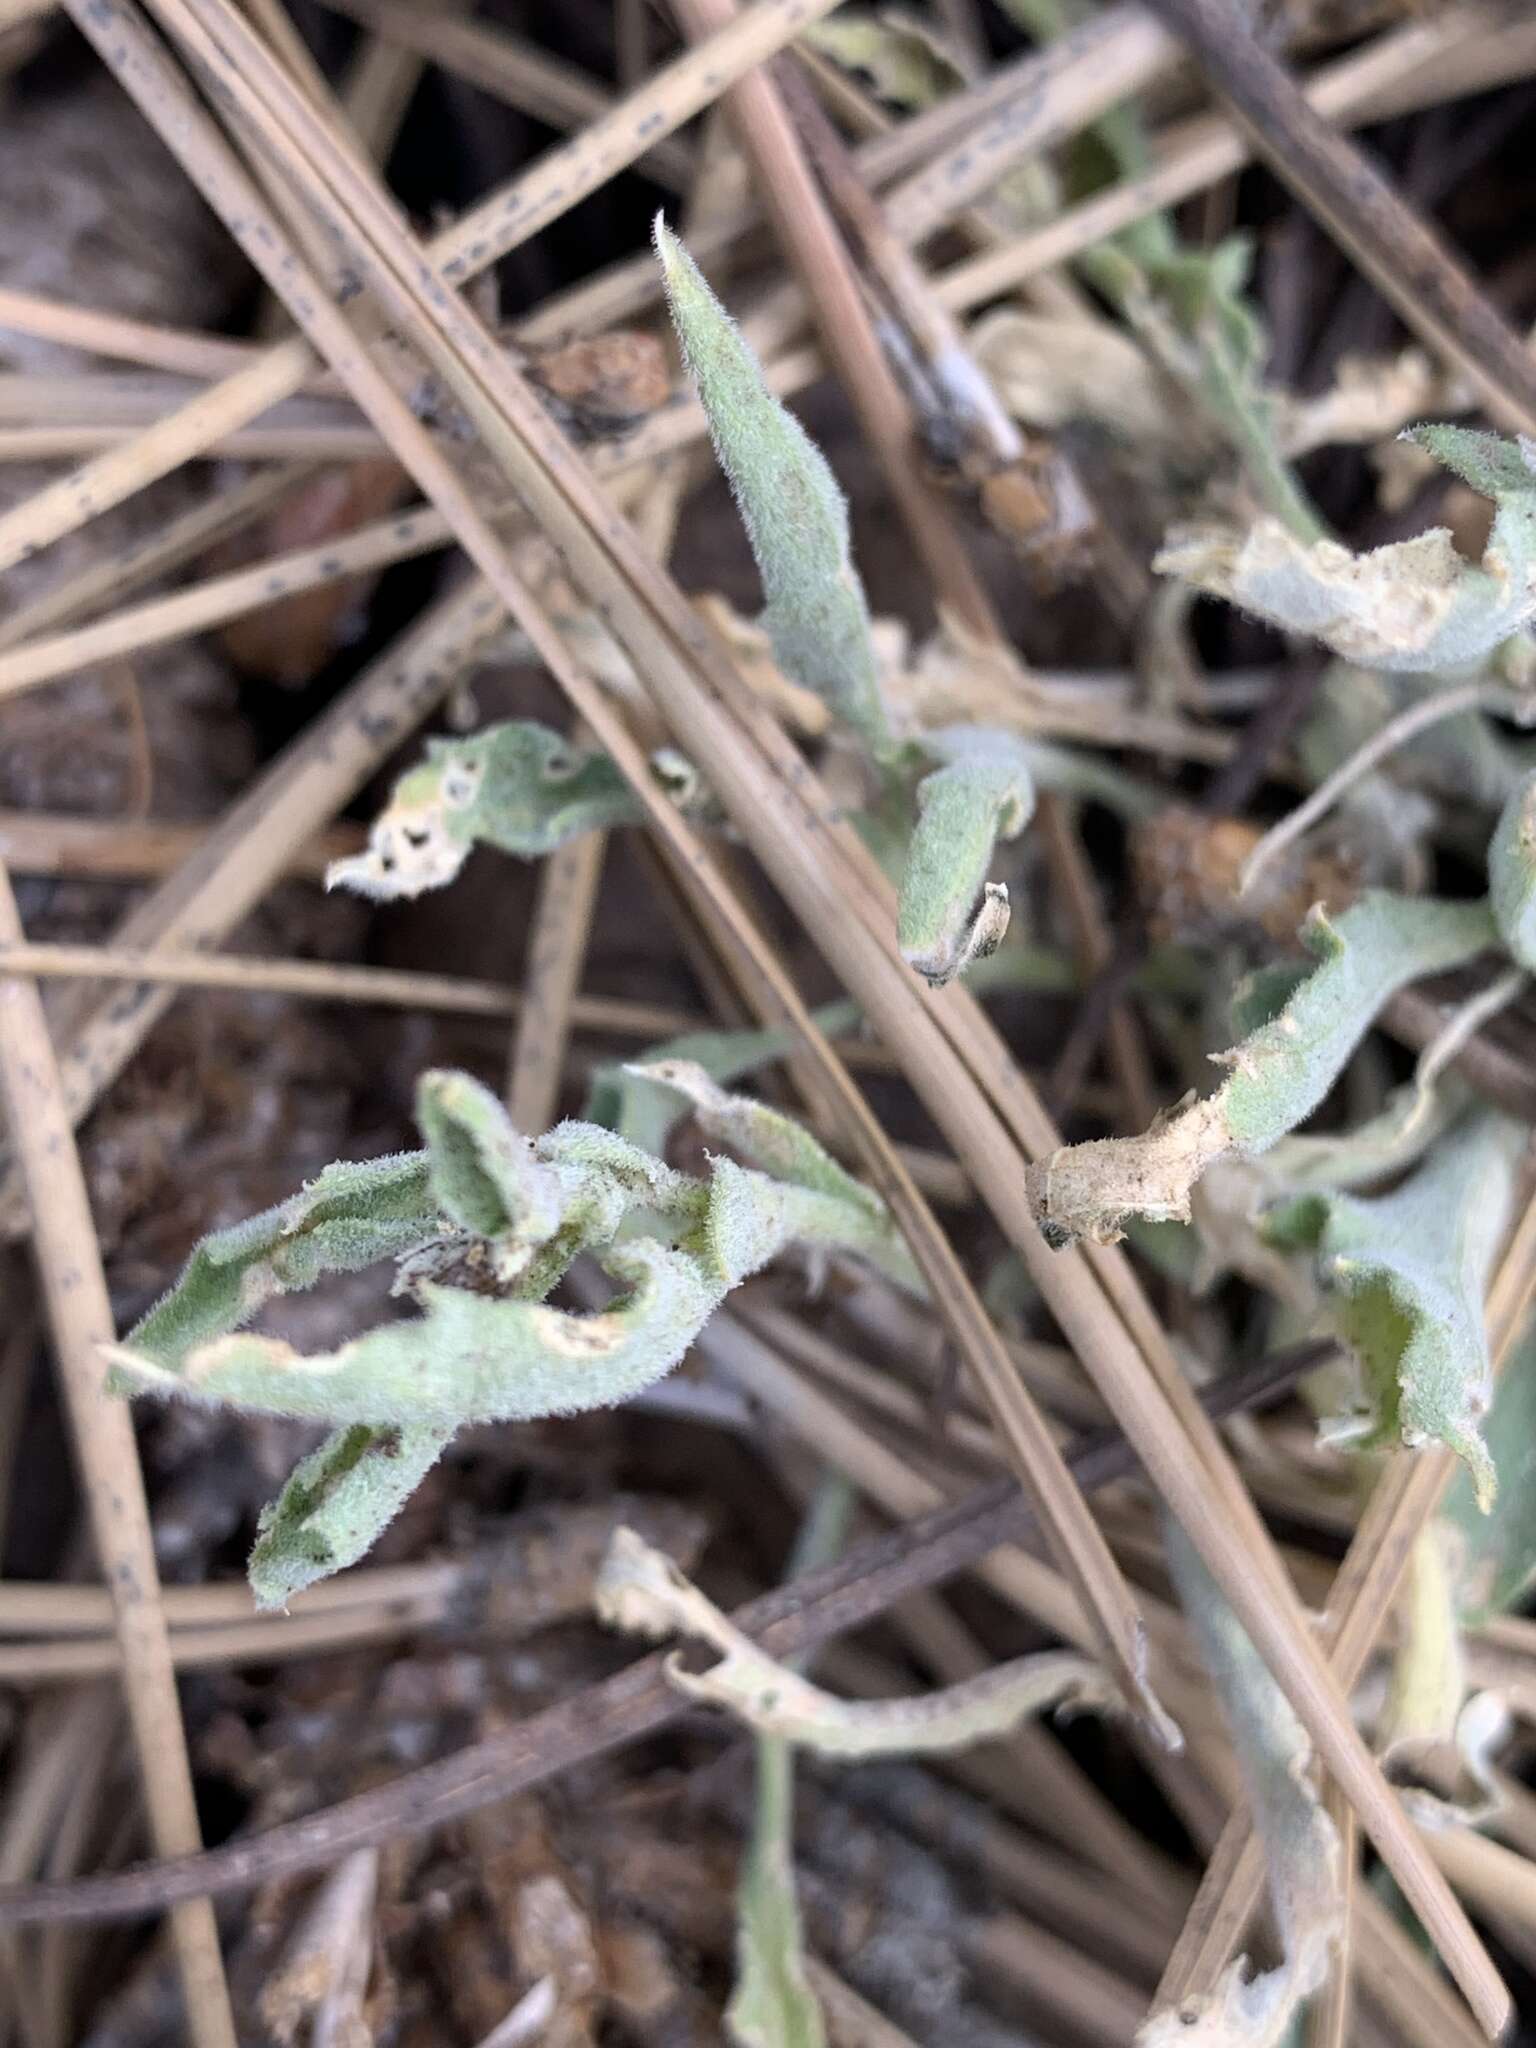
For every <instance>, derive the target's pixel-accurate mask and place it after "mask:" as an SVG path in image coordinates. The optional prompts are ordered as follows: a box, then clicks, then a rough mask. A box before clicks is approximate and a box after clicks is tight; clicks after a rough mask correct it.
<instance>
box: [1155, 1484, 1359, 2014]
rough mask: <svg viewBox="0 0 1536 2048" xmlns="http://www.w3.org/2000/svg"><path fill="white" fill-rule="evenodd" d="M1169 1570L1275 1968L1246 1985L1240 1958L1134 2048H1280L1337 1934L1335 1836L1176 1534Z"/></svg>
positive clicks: (1220, 1608)
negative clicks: (1256, 1862)
mask: <svg viewBox="0 0 1536 2048" xmlns="http://www.w3.org/2000/svg"><path fill="white" fill-rule="evenodd" d="M1164 1529H1165V1543H1166V1550H1167V1557H1168V1565H1169V1570H1170V1571H1171V1573H1172V1576H1173V1581H1174V1584H1175V1586H1176V1587H1177V1589H1178V1594H1179V1600H1180V1603H1181V1604H1182V1606H1183V1608H1184V1612H1185V1614H1186V1615H1187V1616H1188V1617H1189V1622H1190V1626H1191V1628H1192V1630H1193V1632H1194V1637H1195V1642H1196V1645H1197V1647H1198V1649H1199V1652H1200V1660H1201V1662H1202V1663H1203V1664H1204V1666H1205V1668H1206V1671H1207V1672H1208V1673H1209V1675H1210V1678H1211V1680H1212V1683H1213V1685H1214V1686H1215V1689H1216V1693H1217V1696H1218V1698H1219V1699H1220V1701H1221V1705H1222V1710H1223V1712H1224V1714H1225V1716H1226V1720H1227V1724H1228V1727H1229V1728H1230V1730H1231V1734H1232V1746H1233V1748H1234V1749H1235V1750H1236V1752H1237V1762H1238V1768H1239V1769H1240V1771H1241V1772H1242V1778H1243V1785H1244V1788H1245V1790H1246V1791H1247V1794H1248V1801H1249V1805H1250V1806H1251V1808H1252V1811H1253V1819H1254V1826H1255V1827H1256V1829H1257V1831H1258V1835H1259V1840H1260V1842H1261V1843H1262V1844H1263V1848H1264V1859H1265V1863H1266V1865H1267V1867H1268V1879H1269V1894H1270V1899H1271V1902H1272V1904H1273V1907H1274V1915H1275V1924H1276V1928H1277V1931H1278V1933H1279V1935H1280V1944H1281V1956H1282V1959H1281V1961H1280V1962H1279V1964H1277V1965H1276V1967H1275V1968H1274V1969H1272V1970H1266V1971H1264V1972H1263V1973H1262V1974H1261V1975H1259V1976H1257V1977H1253V1978H1251V1979H1250V1978H1249V1977H1248V1975H1247V1968H1248V1960H1247V1957H1246V1956H1239V1957H1238V1959H1237V1960H1236V1962H1234V1963H1233V1964H1232V1965H1231V1966H1230V1967H1229V1968H1228V1969H1226V1970H1224V1971H1223V1972H1222V1974H1221V1976H1220V1978H1219V1979H1218V1980H1217V1983H1216V1986H1215V1989H1214V1990H1213V1991H1211V1992H1210V1993H1208V1994H1206V1995H1204V1996H1201V1997H1197V1998H1193V1999H1189V2000H1186V2001H1185V2003H1184V2004H1182V2005H1179V2006H1171V2007H1167V2008H1165V2009H1164V2010H1162V2011H1160V2012H1154V2013H1153V2014H1152V2015H1151V2017H1150V2018H1149V2019H1148V2020H1147V2021H1146V2022H1145V2024H1144V2025H1143V2026H1142V2027H1141V2028H1140V2029H1139V2031H1138V2032H1137V2035H1136V2048H1174V2044H1175V2043H1178V2044H1180V2048H1280V2044H1281V2043H1282V2042H1284V2041H1286V2040H1287V2039H1288V2037H1289V2032H1290V2028H1291V2024H1292V2022H1293V2020H1294V2019H1295V2016H1296V2014H1297V2012H1298V2011H1299V2009H1300V2007H1301V2004H1302V2001H1303V2000H1304V1999H1306V1998H1310V1997H1311V1995H1312V1993H1313V1992H1314V1991H1317V1990H1318V1989H1319V1988H1320V1987H1321V1986H1322V1984H1323V1983H1324V1981H1325V1980H1326V1978H1327V1975H1328V1969H1329V1965H1330V1963H1331V1961H1332V1958H1333V1952H1334V1948H1335V1946H1336V1944H1337V1942H1338V1939H1339V1935H1340V1933H1341V1931H1342V1928H1343V1920H1344V1899H1343V1886H1342V1860H1343V1859H1342V1856H1341V1854H1340V1848H1339V1837H1338V1831H1337V1829H1336V1828H1335V1827H1334V1825H1333V1822H1332V1821H1331V1820H1330V1819H1329V1818H1328V1815H1327V1814H1326V1813H1325V1812H1324V1811H1323V1808H1322V1806H1321V1804H1320V1803H1319V1801H1318V1797H1317V1793H1316V1791H1315V1789H1314V1787H1313V1786H1312V1784H1311V1782H1310V1771H1311V1764H1312V1750H1311V1745H1310V1743H1309V1742H1308V1740H1307V1735H1306V1731H1305V1730H1304V1729H1303V1727H1302V1725H1301V1723H1300V1722H1299V1721H1298V1720H1297V1718H1296V1715H1295V1713H1294V1712H1293V1711H1292V1708H1291V1706H1290V1703H1289V1702H1288V1701H1287V1699H1286V1697H1285V1695H1284V1694H1283V1693H1282V1692H1281V1690H1280V1688H1279V1687H1278V1686H1277V1685H1276V1683H1275V1681H1274V1679H1273V1677H1272V1676H1271V1675H1270V1672H1269V1668H1268V1666H1267V1665H1266V1664H1265V1662H1264V1660H1263V1658H1262V1657H1261V1656H1260V1655H1259V1653H1258V1651H1257V1650H1255V1648H1254V1646H1253V1644H1252V1642H1251V1641H1250V1639H1249V1637H1248V1636H1247V1634H1246V1633H1245V1632H1244V1630H1243V1628H1242V1626H1241V1624H1240V1623H1239V1621H1238V1619H1237V1616H1236V1615H1235V1614H1234V1613H1233V1612H1232V1610H1231V1608H1230V1607H1229V1606H1228V1605H1227V1603H1226V1601H1225V1600H1224V1599H1223V1597H1222V1595H1221V1592H1220V1590H1219V1588H1218V1587H1217V1585H1216V1583H1215V1581H1214V1580H1213V1579H1212V1578H1211V1576H1210V1574H1209V1573H1208V1572H1207V1570H1206V1568H1205V1566H1204V1564H1203V1563H1202V1562H1201V1560H1200V1558H1199V1557H1198V1555H1197V1554H1196V1552H1195V1549H1194V1546H1193V1545H1192V1544H1191V1543H1190V1541H1189V1539H1188V1538H1187V1537H1186V1536H1185V1534H1184V1532H1183V1530H1182V1529H1180V1528H1179V1527H1178V1526H1177V1525H1176V1524H1174V1523H1173V1522H1171V1521H1167V1522H1165V1524H1164Z"/></svg>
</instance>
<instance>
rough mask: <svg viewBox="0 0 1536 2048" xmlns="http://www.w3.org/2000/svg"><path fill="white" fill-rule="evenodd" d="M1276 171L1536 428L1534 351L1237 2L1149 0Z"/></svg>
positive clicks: (1500, 415)
mask: <svg viewBox="0 0 1536 2048" xmlns="http://www.w3.org/2000/svg"><path fill="white" fill-rule="evenodd" d="M1148 6H1149V8H1150V11H1151V12H1152V13H1153V14H1155V15H1156V16H1157V17H1158V19H1159V20H1160V21H1162V22H1164V23H1166V25H1167V26H1168V27H1169V28H1170V29H1171V30H1172V31H1173V33H1174V34H1175V35H1177V36H1178V37H1180V38H1181V40H1182V41H1184V42H1185V43H1187V44H1188V46H1189V48H1190V50H1191V51H1192V52H1193V54H1194V56H1195V57H1196V58H1197V59H1198V61H1199V64H1200V67H1201V69H1202V70H1203V71H1204V72H1205V73H1206V75H1207V77H1208V78H1209V79H1210V82H1211V84H1212V85H1213V86H1214V87H1215V89H1216V91H1217V92H1218V93H1219V94H1220V95H1221V97H1222V98H1223V99H1224V100H1225V101H1226V102H1227V104H1228V106H1229V108H1230V109H1231V111H1232V114H1233V116H1234V117H1235V119H1236V120H1237V121H1238V122H1239V124H1240V125H1241V126H1242V127H1243V128H1244V129H1245V130H1246V131H1247V133H1248V134H1249V136H1250V137H1251V138H1252V140H1253V145H1254V148H1255V149H1256V150H1257V151H1258V153H1259V155H1260V156H1262V157H1263V158H1264V160H1265V161H1266V163H1268V164H1269V166H1270V168H1271V169H1272V170H1273V171H1274V173H1275V175H1276V177H1277V178H1279V179H1280V180H1281V182H1282V183H1283V184H1285V185H1288V186H1289V187H1290V189H1291V190H1292V191H1293V192H1294V193H1295V194H1296V197H1297V198H1298V199H1299V200H1300V201H1301V203H1302V205H1303V206H1305V207H1306V208H1307V210H1308V212H1309V213H1311V214H1313V215H1314V216H1315V217H1316V219H1317V221H1318V224H1319V225H1320V226H1321V227H1322V228H1324V229H1325V230H1326V231H1327V233H1328V234H1330V235H1331V236H1332V237H1333V239H1334V240H1335V241H1336V242H1337V243H1338V245H1339V247H1340V248H1341V249H1343V250H1344V252H1345V253H1346V255H1348V256H1349V257H1350V258H1351V259H1352V261H1353V262H1355V263H1356V264H1358V265H1359V267H1360V269H1361V270H1362V271H1363V272H1364V273H1365V275H1366V276H1367V277H1368V278H1369V279H1370V280H1371V282H1372V283H1373V284H1374V285H1375V287H1376V289H1377V290H1378V291H1379V292H1380V293H1381V295H1382V297H1383V298H1384V299H1386V300H1387V302H1388V304H1390V305H1391V306H1393V307H1395V308H1396V310H1397V312H1398V313H1399V315H1400V316H1401V318H1402V319H1403V321H1404V323H1405V324H1406V325H1407V326H1408V327H1409V328H1411V329H1412V331H1413V332H1414V333H1415V334H1417V335H1418V336H1419V338H1420V339H1421V340H1422V341H1423V342H1425V343H1426V344H1427V346H1428V347H1430V348H1431V349H1433V350H1434V351H1435V353H1436V354H1437V355H1440V356H1442V357H1444V358H1445V359H1446V360H1447V361H1448V362H1451V363H1453V364H1455V365H1456V367H1457V368H1458V369H1460V370H1461V371H1462V372H1463V373H1464V374H1465V375H1466V376H1467V377H1468V378H1470V379H1471V381H1472V383H1473V384H1474V385H1475V386H1476V387H1477V391H1478V394H1479V396H1480V397H1481V399H1482V402H1483V404H1484V405H1485V406H1486V407H1487V410H1488V413H1489V415H1490V417H1491V418H1493V419H1494V420H1496V421H1498V422H1499V424H1500V425H1502V426H1505V427H1510V428H1518V429H1520V430H1521V431H1523V432H1525V433H1536V359H1533V358H1532V356H1531V354H1530V352H1529V350H1528V349H1527V348H1526V346H1525V344H1524V342H1523V341H1522V340H1521V339H1520V336H1519V335H1518V334H1517V333H1516V332H1515V330H1514V329H1513V328H1512V327H1511V326H1510V325H1509V324H1508V322H1507V321H1506V320H1505V319H1504V318H1503V316H1502V315H1501V314H1500V313H1499V311H1498V309H1497V308H1496V307H1495V306H1494V305H1493V303H1492V302H1491V300H1490V299H1489V298H1488V297H1487V295H1486V293H1484V292H1483V291H1482V290H1481V289H1480V288H1479V286H1478V284H1477V280H1476V279H1475V278H1474V277H1473V276H1472V275H1471V273H1470V272H1469V271H1468V270H1467V269H1466V268H1465V267H1464V266H1463V265H1462V263H1461V261H1460V259H1459V257H1457V256H1456V255H1455V253H1454V252H1453V251H1452V250H1451V248H1450V247H1449V246H1448V244H1447V243H1446V242H1445V241H1444V240H1443V239H1442V238H1441V236H1440V235H1439V234H1438V233H1437V231H1436V230H1435V229H1434V228H1433V227H1431V226H1430V224H1429V223H1428V221H1426V220H1425V219H1424V218H1423V216H1422V215H1421V214H1420V213H1419V212H1418V211H1417V210H1416V209H1415V208H1414V207H1413V206H1411V205H1410V204H1409V202H1408V201H1407V200H1406V199H1405V198H1404V197H1403V195H1402V193H1401V192H1399V191H1398V189H1397V187H1396V186H1395V185H1394V184H1393V183H1392V181H1391V179H1390V178H1388V177H1387V176H1386V175H1385V174H1384V173H1383V172H1382V171H1381V170H1380V169H1379V168H1378V167H1377V165H1376V163H1375V162H1374V160H1373V159H1372V158H1371V157H1370V156H1368V155H1367V154H1366V152H1365V151H1364V150H1362V149H1361V148H1360V147H1359V146H1358V144H1356V143H1354V142H1351V141H1350V140H1349V139H1348V138H1347V137H1346V136H1344V135H1341V134H1340V133H1339V132H1338V130H1337V129H1335V128H1334V127H1333V126H1332V125H1331V123H1329V122H1328V121H1326V120H1324V119H1323V117H1322V116H1321V115H1320V114H1318V113H1317V112H1315V111H1314V109H1313V108H1312V107H1311V106H1310V105H1309V104H1308V102H1307V99H1306V96H1305V94H1304V93H1303V92H1302V91H1301V89H1300V87H1299V86H1298V85H1297V84H1296V81H1295V80H1294V79H1293V78H1292V77H1291V75H1290V73H1289V72H1288V71H1287V70H1286V69H1285V67H1284V65H1282V64H1279V63H1277V62H1276V61H1275V59H1274V58H1273V57H1271V56H1270V55H1269V53H1268V51H1267V50H1264V49H1262V48H1261V47H1260V46H1259V44H1258V43H1257V42H1256V41H1255V39H1254V37H1253V35H1252V33H1251V31H1250V30H1249V28H1248V27H1247V24H1246V19H1245V15H1246V10H1245V9H1243V8H1241V7H1237V6H1234V5H1233V0H1148Z"/></svg>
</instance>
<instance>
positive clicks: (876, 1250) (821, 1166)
mask: <svg viewBox="0 0 1536 2048" xmlns="http://www.w3.org/2000/svg"><path fill="white" fill-rule="evenodd" d="M629 1071H630V1072H631V1073H633V1074H636V1075H639V1076H642V1077H643V1078H645V1079H646V1080H649V1081H652V1082H654V1083H658V1084H660V1085H661V1086H663V1087H666V1088H670V1089H673V1090H675V1092H676V1093H678V1094H679V1095H681V1096H683V1097H684V1098H685V1099H686V1100H687V1101H688V1102H689V1103H690V1104H691V1105H692V1108H693V1113H694V1117H695V1120H696V1121H697V1123H698V1125H699V1128H700V1129H701V1130H702V1131H703V1132H704V1133H705V1135H706V1136H708V1137H713V1138H719V1139H720V1140H721V1141H722V1142H723V1143H725V1144H727V1145H732V1146H734V1147H735V1148H736V1150H737V1151H738V1152H741V1153H743V1154H745V1156H746V1157H747V1158H748V1159H749V1160H751V1161H752V1163H753V1164H754V1165H755V1166H759V1167H761V1168H762V1169H763V1172H764V1173H766V1174H768V1175H769V1176H771V1183H770V1184H769V1185H764V1183H763V1181H762V1179H761V1177H760V1176H759V1175H757V1174H751V1175H748V1176H747V1177H746V1180H745V1182H743V1183H741V1184H740V1186H741V1194H740V1199H739V1208H740V1216H741V1220H740V1221H739V1222H737V1221H736V1220H735V1216H734V1215H733V1216H732V1218H731V1228H732V1229H733V1230H735V1231H738V1232H740V1233H741V1237H742V1242H743V1243H745V1242H746V1241H747V1240H748V1237H749V1235H750V1234H755V1233H762V1234H764V1241H765V1242H766V1241H767V1240H768V1239H770V1238H773V1239H776V1240H777V1244H778V1245H782V1244H786V1243H789V1242H791V1241H793V1240H799V1241H801V1242H804V1243H808V1244H824V1245H829V1246H830V1245H837V1246H840V1247H842V1248H844V1249H846V1250H849V1251H857V1252H860V1253H862V1254H863V1256H864V1257H865V1258H867V1259H869V1260H870V1261H871V1263H872V1264H874V1265H877V1266H879V1267H880V1268H881V1270H882V1271H883V1272H885V1273H886V1274H887V1275H888V1276H889V1277H890V1278H892V1279H894V1280H896V1281H898V1282H899V1283H900V1284H901V1285H902V1286H904V1287H907V1288H909V1289H910V1290H911V1291H912V1292H913V1293H915V1294H921V1293H922V1292H923V1291H924V1289H923V1283H922V1280H921V1278H920V1276H919V1274H918V1272H917V1268H916V1266H915V1265H914V1263H913V1261H912V1258H911V1256H910V1254H909V1253H908V1252H907V1250H906V1247H905V1245H904V1244H903V1242H902V1239H901V1235H900V1233H899V1232H898V1230H897V1229H896V1225H895V1223H894V1221H893V1219H892V1216H891V1212H890V1210H889V1209H888V1208H887V1207H886V1205H885V1203H884V1201H883V1200H882V1199H881V1198H880V1196H879V1195H877V1194H876V1193H875V1191H874V1190H873V1188H867V1187H866V1186H865V1185H864V1183H863V1182H862V1181H860V1180H856V1179H855V1178H854V1176H853V1175H852V1174H851V1173H849V1172H848V1171H847V1170H846V1169H845V1168H844V1167H841V1166H839V1165H838V1163H837V1161H836V1160H835V1159H834V1158H833V1157H832V1155H831V1154H830V1153H829V1152H827V1151H826V1150H824V1149H823V1147H822V1146H821V1145H819V1144H818V1143H817V1141H816V1140H815V1139H814V1138H813V1137H812V1136H811V1134H810V1132H809V1131H807V1130H805V1129H804V1128H803V1126H801V1125H800V1124H797V1123H796V1122H795V1120H794V1119H793V1117H787V1116H784V1115H782V1114H781V1113H780V1112H779V1111H778V1110H776V1109H772V1108H770V1107H769V1105H768V1104H767V1103H765V1102H759V1101H757V1100H756V1099H755V1098H754V1097H752V1096H750V1095H731V1094H728V1093H727V1091H726V1090H725V1089H723V1088H721V1087H720V1086H719V1085H718V1083H717V1082H715V1081H714V1080H712V1079H711V1078H710V1076H709V1075H708V1074H707V1073H706V1072H705V1071H704V1069H703V1067H701V1066H699V1065H697V1064H696V1063H695V1062H692V1061H689V1060H675V1059H674V1060H649V1061H646V1062H644V1063H643V1064H641V1065H638V1066H635V1067H632V1068H631V1069H630V1070H629ZM730 1164H731V1162H730V1161H729V1160H721V1159H717V1160H716V1161H715V1162H714V1181H713V1188H712V1193H711V1205H710V1206H711V1219H712V1222H711V1228H712V1229H714V1230H716V1231H718V1230H720V1229H721V1228H723V1227H725V1223H726V1216H727V1205H733V1204H734V1199H735V1198H734V1190H735V1189H736V1187H737V1185H738V1183H737V1182H736V1181H735V1179H734V1177H733V1176H732V1175H730V1174H727V1173H726V1172H725V1169H727V1168H728V1167H729V1166H730ZM772 1184H777V1188H776V1191H775V1187H774V1186H773V1185H772ZM748 1216H750V1218H751V1221H750V1224H749V1223H748V1221H747V1218H748ZM740 1256H741V1253H740V1251H739V1250H738V1251H734V1252H732V1253H731V1254H730V1255H729V1258H730V1259H732V1260H734V1259H735V1258H738V1257H740ZM771 1256H772V1254H771V1253H766V1254H765V1255H764V1257H763V1258H762V1259H759V1260H758V1261H757V1263H758V1264H762V1263H765V1262H766V1258H767V1257H771Z"/></svg>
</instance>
